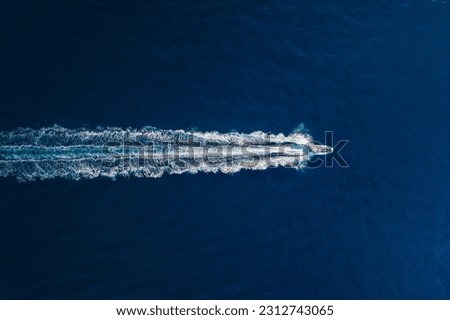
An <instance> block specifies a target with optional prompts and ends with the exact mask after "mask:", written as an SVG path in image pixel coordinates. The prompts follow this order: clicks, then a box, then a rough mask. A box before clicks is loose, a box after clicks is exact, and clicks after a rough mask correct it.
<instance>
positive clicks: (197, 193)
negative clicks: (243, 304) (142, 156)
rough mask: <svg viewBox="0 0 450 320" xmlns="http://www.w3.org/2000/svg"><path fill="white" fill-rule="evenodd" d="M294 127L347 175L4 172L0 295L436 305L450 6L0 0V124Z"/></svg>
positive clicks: (449, 178)
mask: <svg viewBox="0 0 450 320" xmlns="http://www.w3.org/2000/svg"><path fill="white" fill-rule="evenodd" d="M300 123H304V124H305V126H306V127H307V128H308V129H309V130H310V133H311V134H312V135H313V137H314V138H315V139H316V140H318V141H322V142H324V134H325V131H333V132H334V139H335V142H337V141H338V140H341V139H347V140H349V143H348V144H347V145H346V146H345V147H344V148H343V149H342V150H341V152H340V154H341V155H342V157H343V158H344V159H345V160H346V161H347V163H348V164H349V166H350V167H349V168H341V167H339V166H337V165H336V163H335V165H334V167H333V168H325V167H321V168H318V169H306V170H304V171H296V170H294V169H289V168H276V169H268V170H262V171H249V170H247V171H241V172H239V173H235V174H223V173H217V174H206V173H199V174H182V175H165V176H163V177H162V178H159V179H145V178H118V179H117V180H116V181H112V180H111V179H108V178H97V179H93V180H80V181H69V180H64V179H55V180H46V181H36V182H29V183H18V182H17V181H16V180H15V179H14V178H13V177H10V178H2V179H1V180H0V298H3V299H223V298H227V299H350V298H352V299H400V298H402V299H435V298H439V299H443V298H445V299H449V298H450V193H449V190H450V168H449V165H448V157H449V156H450V144H449V142H448V137H449V134H450V129H449V124H450V2H447V1H445V2H444V1H432V0H416V1H377V2H371V3H367V2H365V1H362V2H361V1H359V2H358V1H286V0H280V1H144V0H135V1H133V0H123V1H103V0H95V1H94V0H89V1H29V0H24V1H2V2H1V3H0V131H9V130H12V129H14V128H16V127H30V128H35V129H38V128H41V127H48V126H52V125H53V124H58V125H61V126H64V127H67V128H78V127H82V126H86V127H92V128H95V127H96V126H97V125H103V126H120V127H133V128H141V127H144V126H148V125H151V126H154V127H157V128H161V129H189V128H196V129H197V130H200V131H208V130H217V131H220V132H229V131H232V130H236V131H238V132H252V131H255V130H261V131H264V132H272V133H279V132H282V133H285V134H288V133H290V132H291V131H292V130H293V129H294V128H295V127H297V126H298V125H299V124H300Z"/></svg>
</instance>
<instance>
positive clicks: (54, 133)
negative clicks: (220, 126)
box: [0, 125, 324, 181]
mask: <svg viewBox="0 0 450 320" xmlns="http://www.w3.org/2000/svg"><path fill="white" fill-rule="evenodd" d="M315 147H317V145H315V144H314V143H313V140H312V137H311V136H310V135H308V134H307V133H305V132H301V131H299V130H297V131H294V132H292V133H291V134H289V135H287V136H285V135H283V134H281V133H280V134H269V133H264V132H261V131H256V132H252V133H249V134H243V133H236V132H231V133H218V132H196V131H192V132H191V131H184V130H159V129H155V128H152V127H145V128H143V129H130V128H129V129H121V128H111V127H108V128H102V127H98V128H97V129H95V130H90V129H84V128H83V129H66V128H63V127H60V126H56V125H55V126H53V127H48V128H42V129H39V130H33V129H23V128H19V129H15V130H13V131H10V132H0V176H2V177H7V176H15V177H16V178H17V179H18V180H19V181H33V180H44V179H52V178H66V179H72V180H79V179H83V178H87V179H92V178H95V177H99V176H105V177H110V178H116V177H118V176H134V177H151V178H158V177H161V176H162V175H163V174H164V173H169V174H179V173H183V172H190V173H197V172H200V171H203V172H223V173H234V172H238V171H240V170H242V169H251V170H264V169H267V168H269V167H278V166H283V167H292V168H296V169H301V168H304V167H305V165H306V163H307V161H308V160H309V158H310V157H311V156H312V155H314V153H316V154H323V148H322V149H321V150H322V153H319V152H316V149H315ZM321 147H324V146H321ZM317 150H318V149H317Z"/></svg>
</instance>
